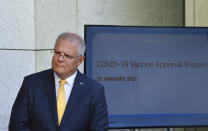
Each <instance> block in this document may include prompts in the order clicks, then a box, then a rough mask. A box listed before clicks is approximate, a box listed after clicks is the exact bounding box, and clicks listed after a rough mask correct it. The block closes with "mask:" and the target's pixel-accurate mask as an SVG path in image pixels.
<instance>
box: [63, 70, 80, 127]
mask: <svg viewBox="0 0 208 131" xmlns="http://www.w3.org/2000/svg"><path fill="white" fill-rule="evenodd" d="M83 86H84V82H83V75H82V74H81V73H80V72H79V71H77V76H76V77H75V80H74V86H73V88H72V91H71V95H70V98H69V100H68V103H67V105H66V109H65V112H64V116H63V118H62V121H61V125H63V124H64V123H65V121H67V119H68V118H69V117H70V115H71V113H72V111H73V108H74V106H75V105H76V103H77V101H78V99H79V98H80V95H81V94H82V88H83Z"/></svg>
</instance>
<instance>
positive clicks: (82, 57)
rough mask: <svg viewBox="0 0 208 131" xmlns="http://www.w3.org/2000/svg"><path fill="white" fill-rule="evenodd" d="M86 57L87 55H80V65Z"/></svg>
mask: <svg viewBox="0 0 208 131" xmlns="http://www.w3.org/2000/svg"><path fill="white" fill-rule="evenodd" d="M84 59H85V56H80V57H79V65H80V64H82V62H83V61H84Z"/></svg>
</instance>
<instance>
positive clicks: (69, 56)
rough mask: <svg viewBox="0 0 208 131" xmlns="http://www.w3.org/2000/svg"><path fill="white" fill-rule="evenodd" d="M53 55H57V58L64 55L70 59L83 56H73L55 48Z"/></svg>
mask: <svg viewBox="0 0 208 131" xmlns="http://www.w3.org/2000/svg"><path fill="white" fill-rule="evenodd" d="M53 55H54V56H56V57H57V58H60V57H61V56H62V57H63V58H64V59H65V58H66V59H68V60H72V59H75V58H77V57H80V56H82V55H77V56H71V55H68V54H65V53H63V54H62V53H61V52H60V51H56V50H55V49H54V50H53Z"/></svg>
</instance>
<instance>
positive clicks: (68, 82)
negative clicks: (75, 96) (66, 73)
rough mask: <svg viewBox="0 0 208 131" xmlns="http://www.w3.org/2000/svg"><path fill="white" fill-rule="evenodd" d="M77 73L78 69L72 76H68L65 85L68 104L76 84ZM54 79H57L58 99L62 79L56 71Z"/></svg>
mask: <svg viewBox="0 0 208 131" xmlns="http://www.w3.org/2000/svg"><path fill="white" fill-rule="evenodd" d="M76 75H77V71H76V72H75V73H74V74H73V75H71V76H70V77H68V78H66V79H65V80H66V84H65V85H64V89H65V93H66V104H67V102H68V100H69V97H70V95H71V91H72V87H73V85H74V79H75V77H76ZM54 79H55V87H56V100H57V96H58V89H59V86H60V83H59V81H60V80H61V78H60V77H59V76H58V75H57V74H56V73H55V72H54Z"/></svg>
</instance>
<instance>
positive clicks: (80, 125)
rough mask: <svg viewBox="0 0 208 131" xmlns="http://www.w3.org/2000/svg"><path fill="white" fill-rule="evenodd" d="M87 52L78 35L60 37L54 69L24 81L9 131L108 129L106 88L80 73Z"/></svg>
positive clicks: (84, 130) (102, 130) (54, 57)
mask: <svg viewBox="0 0 208 131" xmlns="http://www.w3.org/2000/svg"><path fill="white" fill-rule="evenodd" d="M84 52H85V43H84V40H83V39H82V38H81V37H80V36H78V35H77V34H74V33H62V34H61V35H60V36H59V37H58V38H57V40H56V44H55V47H54V55H53V59H52V69H49V70H45V71H42V72H39V73H35V74H32V75H29V76H26V77H25V78H24V81H23V83H22V87H21V88H20V91H19V93H18V95H17V98H16V100H15V103H14V105H13V108H12V112H11V117H10V122H9V131H106V130H107V127H108V113H107V106H106V101H105V95H104V88H103V86H102V85H101V84H99V83H98V82H96V81H94V80H92V79H90V78H89V77H87V76H85V75H83V74H81V73H80V72H79V71H78V70H77V67H78V66H79V65H80V64H81V63H82V62H83V61H84Z"/></svg>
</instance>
